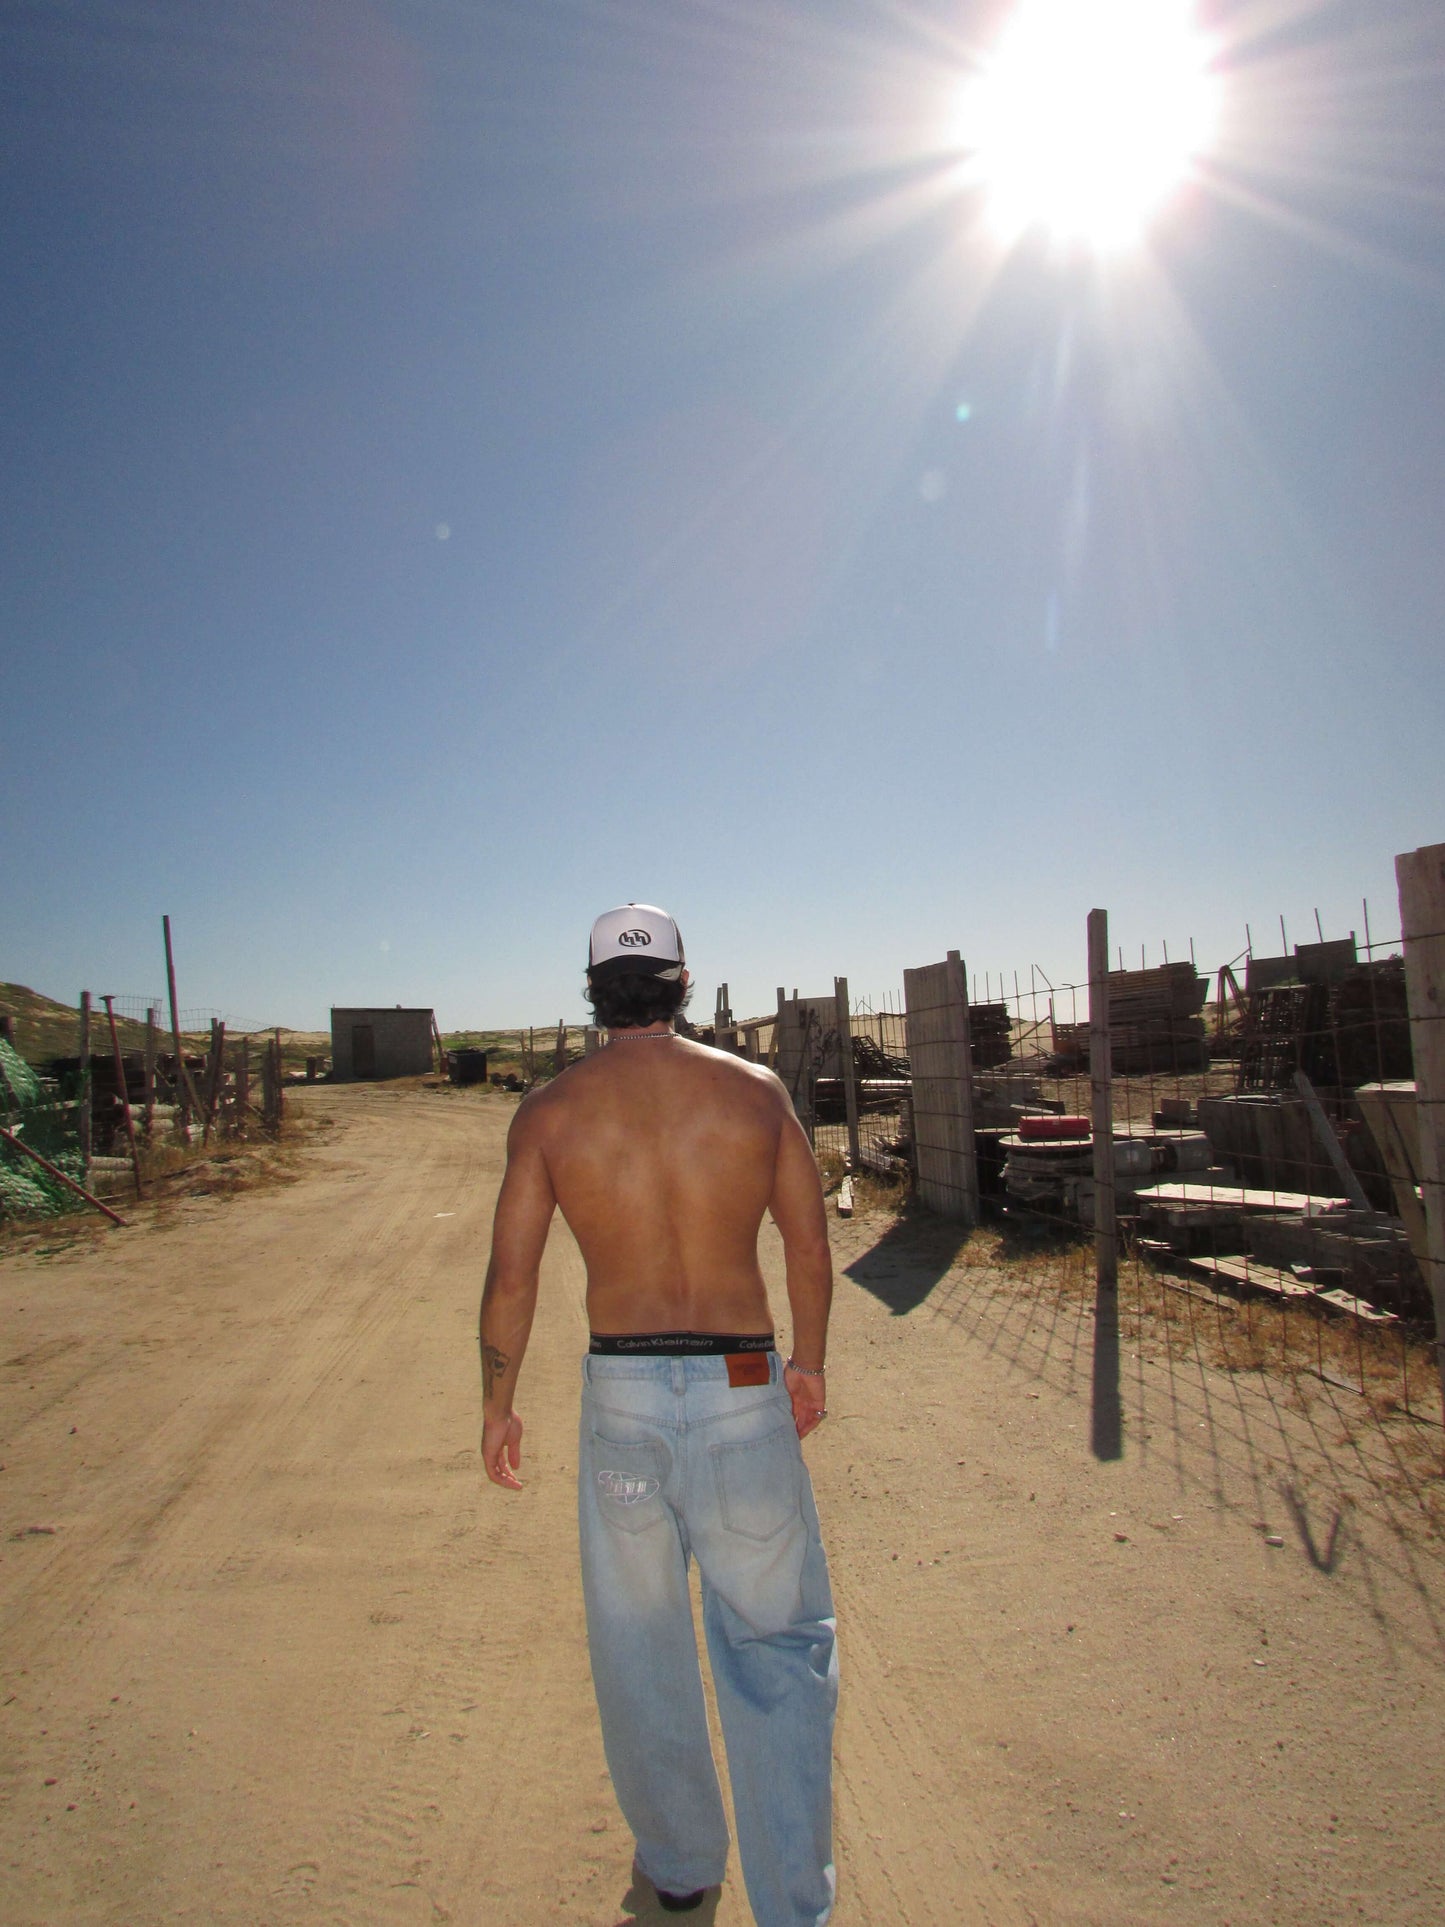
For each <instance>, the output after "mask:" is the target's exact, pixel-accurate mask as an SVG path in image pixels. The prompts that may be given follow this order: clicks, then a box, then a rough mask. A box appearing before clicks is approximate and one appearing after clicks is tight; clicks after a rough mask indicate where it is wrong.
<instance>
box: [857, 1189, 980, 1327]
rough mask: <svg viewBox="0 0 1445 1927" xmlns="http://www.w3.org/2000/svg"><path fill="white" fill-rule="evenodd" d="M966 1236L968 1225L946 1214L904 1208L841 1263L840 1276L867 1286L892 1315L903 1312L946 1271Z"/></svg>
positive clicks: (903, 1315)
mask: <svg viewBox="0 0 1445 1927" xmlns="http://www.w3.org/2000/svg"><path fill="white" fill-rule="evenodd" d="M968 1236H969V1228H968V1226H967V1225H964V1224H960V1223H957V1222H956V1221H955V1220H953V1219H951V1218H938V1217H935V1216H934V1215H933V1213H932V1212H926V1213H919V1214H910V1213H909V1212H907V1211H905V1213H904V1215H903V1216H902V1217H901V1218H897V1219H895V1220H894V1222H893V1223H892V1224H891V1225H889V1227H888V1229H887V1230H886V1231H885V1232H884V1234H883V1236H882V1237H881V1238H880V1239H879V1240H878V1242H877V1243H876V1244H874V1245H870V1246H869V1248H868V1249H867V1251H863V1252H860V1253H859V1254H858V1256H857V1257H856V1258H855V1259H854V1260H853V1262H852V1264H851V1265H845V1266H844V1267H843V1276H844V1277H845V1278H851V1279H852V1281H853V1283H854V1284H855V1285H861V1286H862V1287H863V1289H864V1290H865V1291H871V1292H872V1294H873V1296H874V1297H875V1298H876V1299H878V1300H879V1302H880V1303H881V1304H884V1305H886V1306H887V1307H888V1309H889V1311H891V1312H892V1314H893V1316H894V1317H895V1318H906V1317H907V1315H908V1313H909V1312H911V1311H917V1309H918V1307H919V1306H920V1305H921V1304H922V1303H923V1301H924V1300H925V1299H926V1298H927V1297H928V1294H929V1293H930V1292H931V1291H932V1290H933V1288H934V1286H935V1285H936V1284H937V1283H938V1282H939V1280H940V1279H941V1278H944V1277H946V1276H947V1275H948V1271H949V1267H950V1266H951V1265H952V1263H953V1261H954V1259H955V1258H956V1257H957V1256H958V1254H959V1251H960V1250H961V1249H962V1247H963V1244H964V1242H965V1241H966V1239H967V1238H968Z"/></svg>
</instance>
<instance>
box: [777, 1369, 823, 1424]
mask: <svg viewBox="0 0 1445 1927" xmlns="http://www.w3.org/2000/svg"><path fill="white" fill-rule="evenodd" d="M783 1383H784V1384H785V1385H786V1386H787V1388H788V1397H789V1398H790V1399H791V1400H792V1401H793V1423H794V1425H796V1426H797V1428H798V1437H799V1438H800V1439H805V1438H806V1437H807V1436H808V1434H809V1433H810V1432H816V1431H817V1429H818V1427H819V1426H820V1425H821V1424H822V1423H823V1419H824V1417H825V1416H826V1414H827V1410H828V1390H827V1387H828V1381H827V1379H825V1378H823V1377H821V1376H820V1375H818V1374H809V1373H803V1372H795V1371H793V1370H791V1369H790V1368H789V1367H788V1366H786V1365H785V1366H784V1367H783Z"/></svg>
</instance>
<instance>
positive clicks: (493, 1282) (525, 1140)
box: [477, 1104, 557, 1490]
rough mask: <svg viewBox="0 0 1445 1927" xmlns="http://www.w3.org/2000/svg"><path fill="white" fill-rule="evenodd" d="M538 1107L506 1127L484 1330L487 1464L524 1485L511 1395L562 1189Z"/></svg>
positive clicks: (498, 1477) (493, 1476)
mask: <svg viewBox="0 0 1445 1927" xmlns="http://www.w3.org/2000/svg"><path fill="white" fill-rule="evenodd" d="M537 1123H538V1119H537V1113H536V1110H535V1109H534V1108H531V1107H529V1106H528V1105H526V1104H524V1105H523V1106H522V1107H521V1109H520V1110H519V1111H518V1112H517V1115H516V1116H515V1117H514V1118H513V1119H512V1128H511V1130H510V1131H509V1132H508V1133H507V1169H506V1174H505V1176H504V1177H503V1179H502V1188H501V1190H500V1191H499V1192H498V1194H497V1211H496V1216H495V1217H494V1219H493V1220H492V1255H491V1257H490V1259H489V1260H488V1262H487V1282H486V1286H485V1289H484V1290H483V1292H482V1309H481V1315H480V1317H479V1318H478V1321H477V1335H478V1338H479V1340H480V1343H481V1352H482V1463H483V1465H484V1467H485V1468H486V1474H487V1477H488V1478H489V1479H490V1480H491V1481H492V1484H493V1485H503V1486H509V1487H511V1488H512V1489H513V1490H520V1488H521V1483H522V1482H521V1480H520V1479H519V1478H518V1477H517V1467H518V1466H519V1465H520V1464H521V1460H522V1421H521V1419H520V1418H518V1416H517V1414H516V1413H515V1412H514V1411H513V1410H512V1395H513V1393H514V1392H515V1391H516V1388H517V1377H518V1374H519V1373H520V1371H521V1369H522V1354H523V1353H524V1352H525V1351H526V1349H527V1340H528V1338H529V1337H530V1335H531V1331H532V1314H533V1313H534V1312H535V1311H536V1309H537V1284H538V1279H539V1276H540V1272H541V1264H542V1251H543V1248H544V1247H545V1245H546V1243H547V1228H548V1226H549V1225H550V1224H551V1222H552V1212H553V1210H554V1208H555V1206H556V1203H557V1199H556V1194H555V1193H554V1192H553V1189H552V1179H551V1177H550V1175H549V1174H548V1171H547V1161H546V1159H545V1158H544V1157H543V1155H542V1147H541V1141H540V1135H539V1132H538V1129H537Z"/></svg>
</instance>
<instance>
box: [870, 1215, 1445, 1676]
mask: <svg viewBox="0 0 1445 1927" xmlns="http://www.w3.org/2000/svg"><path fill="white" fill-rule="evenodd" d="M865 1235H866V1234H865ZM966 1238H967V1234H966V1233H965V1232H963V1231H962V1229H961V1228H960V1227H958V1226H956V1225H954V1224H952V1223H949V1222H947V1221H945V1220H942V1219H938V1218H933V1217H931V1215H930V1214H929V1213H927V1212H924V1211H922V1210H918V1209H914V1210H912V1211H909V1212H907V1213H905V1215H904V1216H903V1217H901V1218H899V1219H897V1220H896V1221H891V1222H890V1223H889V1224H888V1225H887V1227H886V1228H884V1229H882V1231H881V1235H880V1236H879V1237H878V1238H877V1240H876V1242H875V1243H873V1244H872V1245H871V1246H870V1247H869V1248H868V1249H867V1250H865V1251H862V1252H860V1253H859V1254H858V1256H857V1257H856V1258H854V1259H853V1260H852V1261H851V1262H850V1263H849V1264H847V1265H846V1266H845V1267H844V1268H843V1275H844V1276H845V1277H846V1278H848V1279H849V1280H851V1281H852V1282H853V1283H855V1284H858V1285H861V1286H862V1287H863V1289H864V1290H865V1291H869V1292H871V1293H872V1294H873V1296H874V1297H875V1298H877V1299H878V1300H879V1301H880V1302H881V1303H882V1304H884V1305H886V1306H887V1308H888V1310H889V1311H890V1312H891V1313H892V1314H893V1316H894V1317H908V1316H916V1317H919V1318H925V1319H935V1318H936V1319H939V1320H941V1321H943V1322H944V1323H945V1324H947V1325H949V1326H951V1327H952V1328H953V1329H955V1330H956V1331H957V1332H958V1333H959V1334H960V1335H961V1336H963V1337H965V1338H967V1339H968V1340H969V1341H970V1342H971V1343H973V1344H976V1345H978V1346H980V1347H981V1348H982V1349H983V1351H984V1352H985V1353H987V1354H988V1355H990V1356H992V1357H994V1358H996V1359H998V1360H999V1361H1000V1362H1001V1363H1002V1364H1003V1365H1004V1367H1005V1368H1006V1369H1007V1370H1009V1371H1011V1372H1018V1373H1020V1374H1022V1375H1023V1376H1025V1377H1026V1378H1027V1379H1028V1380H1030V1381H1032V1382H1033V1383H1034V1384H1036V1385H1048V1386H1049V1387H1051V1388H1052V1389H1053V1390H1054V1391H1055V1392H1057V1393H1058V1394H1060V1395H1061V1396H1062V1397H1065V1398H1070V1399H1078V1400H1080V1401H1081V1402H1083V1403H1085V1404H1086V1405H1087V1407H1088V1410H1089V1414H1090V1420H1091V1423H1090V1436H1089V1445H1090V1450H1091V1452H1092V1454H1093V1456H1094V1457H1096V1458H1097V1459H1100V1460H1116V1461H1117V1460H1120V1459H1123V1460H1129V1459H1137V1460H1138V1461H1140V1462H1149V1461H1153V1462H1155V1463H1158V1462H1159V1461H1161V1460H1162V1461H1164V1463H1165V1465H1166V1466H1167V1469H1168V1471H1169V1472H1170V1473H1171V1475H1172V1477H1173V1479H1174V1481H1175V1483H1176V1484H1177V1486H1178V1487H1179V1488H1180V1490H1181V1491H1184V1490H1186V1489H1193V1490H1194V1491H1196V1492H1200V1491H1202V1492H1203V1493H1204V1494H1205V1495H1207V1497H1208V1499H1209V1500H1210V1502H1211V1503H1212V1504H1213V1505H1214V1506H1215V1507H1217V1508H1219V1509H1221V1510H1224V1509H1228V1510H1231V1511H1234V1512H1236V1513H1243V1514H1244V1515H1245V1516H1247V1517H1248V1518H1249V1521H1250V1524H1251V1526H1252V1527H1253V1528H1254V1529H1255V1530H1257V1531H1258V1532H1259V1533H1260V1534H1261V1537H1262V1538H1264V1539H1265V1540H1266V1543H1278V1542H1279V1541H1280V1540H1283V1541H1285V1542H1286V1543H1289V1542H1292V1543H1294V1544H1295V1545H1296V1546H1297V1547H1298V1549H1299V1551H1300V1552H1301V1553H1302V1554H1303V1556H1304V1558H1305V1559H1306V1560H1307V1562H1308V1563H1309V1565H1310V1566H1311V1567H1312V1568H1313V1570H1314V1571H1315V1572H1317V1573H1319V1574H1320V1575H1321V1576H1323V1577H1327V1578H1329V1579H1331V1580H1332V1581H1333V1582H1335V1583H1346V1584H1350V1585H1352V1586H1355V1587H1358V1588H1359V1589H1360V1591H1361V1592H1362V1594H1363V1596H1364V1599H1365V1601H1366V1603H1367V1608H1368V1610H1369V1611H1370V1613H1371V1615H1372V1617H1373V1618H1374V1620H1375V1622H1376V1624H1377V1626H1378V1627H1379V1629H1380V1631H1381V1632H1382V1633H1383V1634H1384V1635H1385V1638H1386V1641H1387V1643H1390V1642H1392V1641H1394V1640H1396V1639H1401V1640H1403V1641H1404V1642H1405V1643H1406V1644H1407V1645H1409V1646H1411V1647H1412V1648H1413V1649H1414V1650H1416V1651H1417V1652H1420V1653H1423V1654H1426V1655H1428V1656H1429V1657H1430V1658H1432V1659H1434V1660H1435V1661H1436V1662H1441V1661H1445V1532H1442V1517H1441V1507H1440V1502H1439V1495H1440V1489H1441V1480H1440V1467H1441V1434H1440V1429H1439V1427H1438V1425H1425V1424H1419V1423H1415V1422H1411V1421H1410V1420H1409V1419H1406V1418H1402V1417H1397V1418H1396V1419H1395V1420H1394V1421H1393V1422H1391V1423H1388V1424H1380V1423H1377V1422H1376V1421H1375V1420H1374V1418H1373V1417H1372V1416H1371V1415H1370V1413H1369V1410H1368V1408H1367V1406H1366V1405H1365V1403H1364V1401H1363V1400H1360V1399H1358V1398H1356V1397H1355V1395H1354V1394H1353V1393H1352V1392H1351V1391H1350V1389H1349V1388H1348V1387H1344V1386H1341V1385H1338V1384H1336V1383H1334V1382H1331V1381H1328V1380H1322V1379H1321V1378H1320V1377H1319V1375H1318V1374H1315V1373H1312V1372H1311V1371H1309V1369H1308V1366H1309V1365H1310V1364H1311V1363H1312V1357H1313V1355H1312V1354H1311V1355H1310V1357H1308V1358H1303V1359H1301V1361H1300V1362H1299V1364H1298V1365H1296V1367H1295V1369H1294V1370H1292V1371H1290V1372H1273V1371H1265V1370H1254V1369H1228V1368H1225V1367H1221V1366H1219V1365H1216V1364H1212V1363H1209V1362H1207V1351H1206V1346H1207V1343H1208V1340H1209V1338H1210V1337H1211V1335H1212V1333H1211V1327H1212V1324H1213V1321H1215V1320H1216V1319H1217V1318H1218V1317H1219V1316H1221V1315H1222V1314H1220V1313H1219V1312H1218V1311H1217V1310H1216V1309H1215V1307H1214V1306H1213V1305H1205V1304H1202V1303H1201V1302H1200V1301H1199V1298H1198V1295H1197V1294H1189V1293H1180V1294H1177V1305H1176V1309H1175V1313H1174V1317H1173V1323H1172V1325H1165V1324H1163V1323H1161V1321H1160V1319H1159V1317H1158V1316H1157V1314H1156V1313H1155V1312H1154V1311H1153V1310H1151V1308H1150V1305H1149V1303H1147V1302H1146V1300H1147V1299H1148V1298H1149V1295H1150V1292H1151V1290H1152V1291H1153V1292H1154V1293H1155V1295H1156V1296H1157V1287H1156V1286H1153V1285H1152V1284H1151V1282H1150V1280H1149V1278H1148V1275H1147V1274H1146V1272H1145V1271H1144V1269H1143V1268H1142V1266H1141V1265H1140V1264H1139V1262H1138V1261H1136V1260H1133V1259H1129V1258H1126V1259H1125V1260H1124V1261H1123V1262H1121V1264H1120V1267H1119V1282H1118V1287H1117V1289H1116V1290H1115V1291H1113V1292H1105V1293H1101V1292H1099V1290H1098V1288H1097V1286H1096V1284H1095V1281H1094V1279H1093V1276H1092V1264H1091V1262H1090V1261H1089V1258H1088V1254H1087V1253H1086V1252H1084V1253H1082V1254H1081V1252H1080V1249H1079V1246H1078V1244H1077V1242H1076V1241H1075V1242H1074V1243H1073V1244H1072V1245H1071V1246H1070V1245H1065V1244H1063V1243H1061V1242H1060V1241H1059V1240H1058V1239H1057V1238H1049V1237H1047V1236H1041V1235H1036V1236H1031V1235H1028V1234H1027V1233H1024V1234H1014V1233H1011V1232H1007V1231H1005V1232H1004V1233H1003V1234H1002V1235H1001V1237H1000V1238H999V1240H998V1242H997V1243H996V1244H995V1245H994V1246H993V1247H992V1249H991V1250H990V1252H989V1256H988V1258H987V1260H986V1261H985V1262H977V1261H971V1260H970V1258H969V1257H968V1256H963V1257H960V1253H961V1252H962V1251H963V1247H964V1244H965V1242H966ZM1170 1302H1174V1300H1172V1299H1171V1301H1170ZM1258 1315H1260V1316H1263V1315H1267V1314H1258Z"/></svg>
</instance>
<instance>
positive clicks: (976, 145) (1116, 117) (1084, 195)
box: [958, 0, 1217, 250]
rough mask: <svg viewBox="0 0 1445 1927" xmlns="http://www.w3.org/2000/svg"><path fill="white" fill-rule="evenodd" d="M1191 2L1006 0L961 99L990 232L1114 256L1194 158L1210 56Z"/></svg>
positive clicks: (1201, 146) (1210, 115)
mask: <svg viewBox="0 0 1445 1927" xmlns="http://www.w3.org/2000/svg"><path fill="white" fill-rule="evenodd" d="M1193 12H1194V10H1193V6H1192V4H1191V3H1190V0H1019V4H1018V5H1017V6H1016V7H1015V9H1014V11H1013V12H1012V13H1011V14H1010V16H1009V19H1008V22H1007V24H1006V26H1005V28H1004V31H1003V34H1002V36H1001V38H1000V40H999V42H998V45H997V47H996V48H995V50H994V52H993V54H992V56H991V57H990V58H989V59H988V61H987V62H986V64H985V65H984V67H983V68H982V70H981V71H980V72H979V73H978V74H977V75H976V76H975V77H974V78H973V79H972V80H971V81H970V82H969V83H968V84H967V86H966V87H965V89H964V91H963V95H962V97H961V100H960V121H959V128H958V134H959V140H960V144H961V145H962V146H963V147H964V148H965V149H966V150H967V152H968V153H969V156H970V162H969V173H970V176H971V177H972V178H973V179H974V180H975V181H976V182H977V184H978V185H979V186H981V187H982V188H983V190H984V193H985V195H986V197H987V207H988V212H989V216H990V219H991V221H992V223H993V225H994V226H995V227H996V228H997V229H998V230H999V231H1000V232H1001V233H1002V234H1003V235H1004V236H1006V237H1007V238H1010V239H1013V238H1016V237H1017V236H1018V235H1020V234H1022V233H1023V232H1024V231H1025V230H1027V229H1030V228H1036V229H1043V230H1045V231H1046V232H1048V233H1049V234H1051V235H1052V236H1053V237H1054V238H1056V239H1057V240H1060V241H1064V242H1072V243H1075V244H1082V245H1084V246H1087V247H1092V248H1097V249H1101V250H1103V249H1110V248H1116V247H1122V246H1127V245H1128V244H1129V243H1130V242H1133V241H1136V240H1138V239H1139V237H1140V236H1141V235H1142V234H1143V232H1144V230H1145V229H1146V227H1147V226H1148V224H1149V222H1150V220H1151V218H1152V217H1153V216H1154V215H1155V214H1156V213H1157V212H1158V210H1159V209H1160V208H1161V207H1162V206H1163V204H1164V203H1165V202H1166V201H1167V200H1168V198H1169V196H1170V195H1171V194H1172V193H1173V191H1174V190H1175V189H1176V188H1177V187H1179V186H1180V184H1181V183H1182V182H1183V181H1184V180H1185V179H1186V178H1187V177H1188V175H1189V172H1190V169H1191V166H1192V165H1193V163H1194V162H1195V161H1197V160H1198V158H1199V157H1200V156H1201V155H1202V154H1203V153H1204V152H1205V151H1206V150H1207V148H1208V146H1209V142H1210V137H1211V135H1212V133H1213V129H1214V123H1215V117H1216V94H1217V81H1216V78H1215V76H1214V75H1213V74H1212V73H1211V71H1210V61H1211V57H1212V49H1211V46H1210V44H1209V42H1208V41H1207V40H1206V39H1205V37H1204V36H1203V35H1202V34H1201V33H1199V32H1198V30H1197V28H1196V26H1195V24H1194V18H1193Z"/></svg>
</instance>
